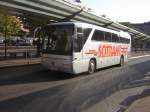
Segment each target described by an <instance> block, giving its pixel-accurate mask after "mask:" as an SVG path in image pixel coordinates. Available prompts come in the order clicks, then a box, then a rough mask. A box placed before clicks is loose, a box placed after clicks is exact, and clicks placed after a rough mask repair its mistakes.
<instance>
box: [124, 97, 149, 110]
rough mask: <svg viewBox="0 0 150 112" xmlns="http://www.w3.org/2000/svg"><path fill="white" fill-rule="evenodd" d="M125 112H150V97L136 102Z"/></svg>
mask: <svg viewBox="0 0 150 112" xmlns="http://www.w3.org/2000/svg"><path fill="white" fill-rule="evenodd" d="M125 112H150V96H149V97H145V98H142V99H139V100H137V101H135V102H134V103H133V104H132V105H131V106H130V107H129V108H128V109H127V111H125Z"/></svg>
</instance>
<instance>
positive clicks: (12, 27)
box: [0, 13, 21, 36]
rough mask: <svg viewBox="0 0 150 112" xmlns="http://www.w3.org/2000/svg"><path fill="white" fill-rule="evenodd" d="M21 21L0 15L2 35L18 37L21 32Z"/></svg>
mask: <svg viewBox="0 0 150 112" xmlns="http://www.w3.org/2000/svg"><path fill="white" fill-rule="evenodd" d="M20 27H21V21H20V20H19V19H18V18H17V17H15V16H10V15H7V14H4V13H0V35H5V31H6V29H7V31H6V34H7V36H12V35H18V34H19V32H20V31H21V28H20Z"/></svg>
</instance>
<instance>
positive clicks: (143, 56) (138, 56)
mask: <svg viewBox="0 0 150 112" xmlns="http://www.w3.org/2000/svg"><path fill="white" fill-rule="evenodd" d="M148 56H150V55H142V56H136V57H130V58H129V59H137V58H142V57H148Z"/></svg>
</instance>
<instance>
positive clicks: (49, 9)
mask: <svg viewBox="0 0 150 112" xmlns="http://www.w3.org/2000/svg"><path fill="white" fill-rule="evenodd" d="M0 8H1V9H3V11H7V12H8V13H9V14H11V15H15V16H23V17H26V18H30V19H32V20H36V21H42V22H43V21H46V22H50V21H61V20H64V19H68V18H69V19H70V21H81V22H87V23H90V24H95V25H98V26H103V27H107V28H110V29H113V30H123V31H127V32H129V33H130V34H131V35H132V37H133V38H134V39H138V40H139V39H140V40H142V41H150V36H148V35H146V34H144V33H141V32H139V31H136V30H134V29H132V28H129V27H126V26H124V25H122V24H119V23H117V22H113V21H111V20H109V19H106V18H103V17H101V16H99V15H96V14H94V13H93V12H91V11H90V10H88V9H87V8H84V7H83V6H81V5H79V4H76V5H74V4H72V3H69V2H66V1H64V0H0ZM3 11H2V12H3Z"/></svg>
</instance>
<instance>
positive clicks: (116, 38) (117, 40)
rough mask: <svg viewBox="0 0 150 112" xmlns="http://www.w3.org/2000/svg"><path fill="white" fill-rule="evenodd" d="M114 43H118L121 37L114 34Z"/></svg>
mask: <svg viewBox="0 0 150 112" xmlns="http://www.w3.org/2000/svg"><path fill="white" fill-rule="evenodd" d="M112 42H116V43H118V42H119V37H118V35H117V34H114V33H112Z"/></svg>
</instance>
